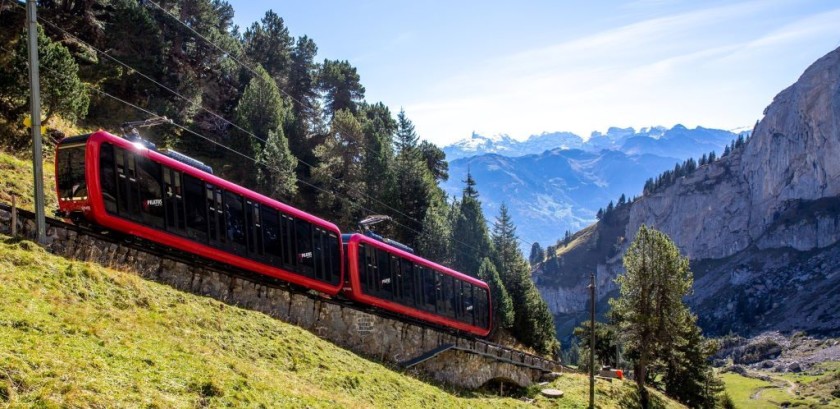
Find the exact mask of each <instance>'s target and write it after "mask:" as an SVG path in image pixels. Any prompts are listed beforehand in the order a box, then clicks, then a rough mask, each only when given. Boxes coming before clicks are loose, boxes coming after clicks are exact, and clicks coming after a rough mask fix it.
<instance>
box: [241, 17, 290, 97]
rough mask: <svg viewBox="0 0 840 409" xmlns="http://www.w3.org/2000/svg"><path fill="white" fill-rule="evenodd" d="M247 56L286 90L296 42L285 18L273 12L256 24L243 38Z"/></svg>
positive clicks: (246, 31)
mask: <svg viewBox="0 0 840 409" xmlns="http://www.w3.org/2000/svg"><path fill="white" fill-rule="evenodd" d="M242 40H243V43H244V48H245V54H246V55H247V56H248V57H250V58H251V59H252V60H254V61H256V62H258V63H259V64H260V65H261V66H262V67H263V68H264V69H265V70H266V72H268V74H269V76H270V77H271V78H273V79H274V80H275V81H277V83H278V84H279V85H280V86H281V87H282V88H284V89H285V87H286V85H287V82H288V78H289V68H290V60H291V52H292V44H293V42H294V40H293V39H292V37H291V36H290V35H289V29H288V28H287V27H286V24H285V23H284V22H283V18H282V17H280V16H278V15H277V13H275V12H274V11H272V10H268V11H266V12H265V16H264V17H263V18H262V20H260V22H254V23H253V24H252V25H251V27H249V28H248V29H247V30H245V34H244V35H243V36H242Z"/></svg>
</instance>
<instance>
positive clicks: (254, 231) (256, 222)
mask: <svg viewBox="0 0 840 409" xmlns="http://www.w3.org/2000/svg"><path fill="white" fill-rule="evenodd" d="M245 216H246V217H245V220H246V222H247V224H246V226H247V232H248V251H249V252H250V253H251V254H254V255H256V256H262V255H263V242H262V223H261V221H260V204H259V203H256V202H252V201H250V200H246V201H245Z"/></svg>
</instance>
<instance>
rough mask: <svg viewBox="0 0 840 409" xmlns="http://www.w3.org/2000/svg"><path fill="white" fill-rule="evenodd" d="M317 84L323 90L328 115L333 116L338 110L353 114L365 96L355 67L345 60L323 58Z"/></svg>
mask: <svg viewBox="0 0 840 409" xmlns="http://www.w3.org/2000/svg"><path fill="white" fill-rule="evenodd" d="M318 85H319V88H320V89H321V90H322V91H323V92H324V100H325V101H326V113H327V114H328V115H330V116H335V114H336V113H338V111H340V110H348V111H350V112H351V113H353V114H355V113H356V112H358V107H359V103H360V102H361V101H362V100H363V99H364V97H365V87H364V86H362V83H361V80H360V78H359V74H358V73H357V72H356V67H354V66H352V65H350V62H348V61H347V60H344V61H338V60H324V63H323V65H322V66H321V74H320V75H319V77H318Z"/></svg>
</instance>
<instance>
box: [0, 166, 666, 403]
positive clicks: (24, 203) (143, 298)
mask: <svg viewBox="0 0 840 409" xmlns="http://www.w3.org/2000/svg"><path fill="white" fill-rule="evenodd" d="M53 175H54V167H53V164H52V159H51V158H49V159H47V161H46V163H45V169H44V179H45V190H46V198H47V211H48V214H49V213H51V211H52V210H53V209H54V208H55V206H56V202H55V194H54V193H53V192H54V191H55V188H54V186H55V184H54V178H53ZM32 184H33V182H32V170H31V162H30V161H27V160H22V159H19V158H16V157H15V156H12V155H10V154H8V153H6V152H4V151H0V201H2V202H5V203H8V202H9V200H10V197H11V194H15V195H16V196H17V197H18V204H19V206H20V207H22V208H26V209H30V210H31V209H32V208H33V203H32V199H31V191H32ZM546 387H554V388H559V389H561V390H563V391H565V392H566V396H565V397H564V398H562V399H561V400H557V401H552V400H548V399H546V398H544V397H542V396H540V395H539V388H537V387H533V388H531V389H529V390H528V391H527V393H528V395H529V396H531V397H532V398H535V401H534V403H535V404H536V406H538V407H558V405H559V407H568V408H576V407H582V406H585V405H586V402H587V399H588V389H587V378H586V377H585V376H583V375H578V374H565V375H564V376H563V377H561V378H560V379H558V380H557V381H555V382H554V383H552V384H551V385H547V386H546ZM596 391H597V399H598V402H599V406H600V407H602V408H623V407H627V405H628V402H629V401H632V400H633V398H634V396H635V395H634V388H633V387H632V385H631V384H630V383H629V382H614V383H607V382H599V383H598V385H597V388H596ZM657 396H660V395H658V394H657ZM659 400H660V401H661V402H662V404H663V405H664V407H680V406H679V405H677V404H674V403H673V402H671V401H669V400H667V399H664V398H660V399H659ZM203 405H210V406H235V407H239V406H254V407H259V406H266V407H277V406H299V407H300V406H313V407H334V406H343V407H368V406H388V407H393V406H404V407H430V406H438V405H444V406H442V407H516V406H518V405H522V402H521V401H518V400H514V399H510V398H498V397H494V396H485V395H482V394H476V393H472V392H464V391H455V390H451V389H447V388H441V387H439V386H434V385H430V384H427V383H424V382H421V381H419V380H417V379H415V378H412V377H409V376H404V375H402V374H400V373H398V372H395V371H392V370H391V369H389V368H387V367H385V366H383V365H380V364H377V363H373V362H370V361H368V360H366V359H363V358H360V357H358V356H357V355H355V354H353V353H351V352H348V351H345V350H342V349H339V348H337V347H335V346H334V345H332V344H330V343H328V342H325V341H323V340H321V339H319V338H317V337H315V336H314V335H312V334H310V333H309V332H306V331H303V330H301V329H299V328H297V327H295V326H292V325H288V324H285V323H282V322H280V321H277V320H273V319H271V318H269V317H267V316H265V315H263V314H260V313H257V312H253V311H247V310H242V309H239V308H236V307H231V306H228V305H226V304H223V303H220V302H217V301H214V300H211V299H208V298H204V297H198V296H194V295H190V294H184V293H181V292H178V291H175V290H173V289H171V288H169V287H167V286H163V285H160V284H157V283H153V282H147V281H145V280H142V279H139V278H138V277H136V276H135V275H133V274H126V273H121V272H118V271H113V270H109V269H105V268H101V267H99V266H96V265H93V264H89V263H80V262H74V261H68V260H65V259H62V258H59V257H56V256H53V255H50V254H48V253H45V252H44V251H43V250H41V249H40V248H38V247H37V246H35V245H33V244H32V243H30V242H27V241H17V240H14V239H10V238H8V237H6V236H2V235H0V407H5V406H10V407H31V406H45V407H55V406H71V407H74V406H82V407H97V406H100V407H114V406H117V407H137V406H146V407H194V406H203Z"/></svg>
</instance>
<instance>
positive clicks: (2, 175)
mask: <svg viewBox="0 0 840 409" xmlns="http://www.w3.org/2000/svg"><path fill="white" fill-rule="evenodd" d="M32 175H33V173H32V159H20V158H17V157H15V156H12V155H10V154H9V153H7V152H4V151H2V150H0V202H3V203H11V202H12V195H14V196H15V197H16V199H17V205H18V207H19V208H21V209H26V210H30V211H31V210H34V209H35V199H34V189H33V186H34V184H35V178H34V177H33V176H32ZM44 198H45V202H46V203H45V205H46V214H47V215H52V212H53V211H54V210H56V209H58V202H57V201H56V197H55V164H54V163H53V159H52V157H47V158H45V160H44Z"/></svg>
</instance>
